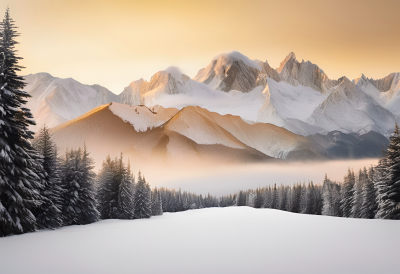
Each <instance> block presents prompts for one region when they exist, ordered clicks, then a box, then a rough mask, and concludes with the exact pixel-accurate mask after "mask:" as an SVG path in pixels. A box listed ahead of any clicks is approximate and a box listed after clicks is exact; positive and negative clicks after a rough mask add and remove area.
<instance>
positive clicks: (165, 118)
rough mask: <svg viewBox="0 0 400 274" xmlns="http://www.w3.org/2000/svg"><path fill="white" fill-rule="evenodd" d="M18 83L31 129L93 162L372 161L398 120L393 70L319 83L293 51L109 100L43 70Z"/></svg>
mask: <svg viewBox="0 0 400 274" xmlns="http://www.w3.org/2000/svg"><path fill="white" fill-rule="evenodd" d="M25 81H26V83H27V86H26V91H27V92H28V93H29V94H30V95H31V96H32V97H31V98H30V99H29V102H28V107H29V108H30V109H31V110H32V113H33V115H34V118H35V120H36V122H37V125H36V127H35V128H33V129H34V130H35V129H37V128H38V127H41V126H43V125H47V126H48V127H51V128H52V132H53V135H54V138H55V141H56V142H57V145H58V146H59V149H60V150H61V151H63V150H65V149H66V148H73V147H77V146H81V145H83V144H84V143H86V144H87V146H88V149H89V150H90V151H91V153H92V155H93V157H94V159H95V161H96V162H101V161H102V160H103V159H104V158H105V156H106V155H108V154H115V153H124V154H125V155H128V157H129V158H130V159H134V160H136V159H142V160H146V159H148V160H150V159H155V158H157V159H161V160H169V161H178V160H182V159H187V158H185V157H181V156H190V157H193V159H194V160H195V159H197V160H202V161H203V160H207V161H210V160H216V161H220V160H224V161H233V162H235V161H239V162H241V161H249V160H250V161H265V160H275V159H324V158H328V159H331V158H364V157H377V156H381V154H382V151H383V150H384V148H385V147H386V145H387V143H388V140H387V137H388V136H389V135H390V133H391V132H392V131H393V129H394V126H395V123H396V121H399V120H400V119H399V118H400V107H399V106H400V95H399V94H400V73H392V74H389V75H388V76H386V77H384V78H382V79H371V78H367V77H366V76H364V75H362V76H361V77H360V78H357V79H353V80H350V79H348V78H346V77H341V78H339V79H329V78H328V76H327V75H326V74H325V73H324V71H323V70H322V69H321V68H319V67H318V66H317V65H316V64H313V63H311V62H309V61H301V62H300V61H298V60H297V59H296V56H295V54H294V53H290V54H289V55H288V56H287V57H286V58H285V59H284V60H283V61H282V62H281V64H280V66H279V67H278V68H276V69H274V68H272V67H271V66H270V65H269V64H268V62H267V61H265V62H263V61H258V60H250V59H249V58H247V57H246V56H244V55H242V54H241V53H239V52H231V53H228V54H221V55H219V56H217V57H215V58H214V59H213V60H212V61H211V63H210V64H209V65H208V66H207V67H205V68H202V69H201V70H200V71H199V72H198V74H197V75H196V76H195V77H194V78H193V79H191V78H190V77H189V76H187V75H185V74H182V73H181V72H180V70H179V69H178V68H175V67H170V68H168V69H166V70H164V71H159V72H157V73H156V74H154V75H153V76H152V77H151V79H150V80H149V81H146V80H143V79H140V80H136V81H133V82H132V83H130V84H129V85H128V86H127V87H126V88H125V89H124V90H123V91H122V92H121V93H120V94H119V95H116V94H114V93H112V92H111V91H109V90H108V89H106V88H104V87H101V86H99V85H84V84H81V83H79V82H78V81H76V80H74V79H71V78H69V79H60V78H57V77H53V76H51V75H50V74H48V73H37V74H31V75H27V76H26V77H25ZM154 154H157V155H158V156H162V157H152V156H153V155H154Z"/></svg>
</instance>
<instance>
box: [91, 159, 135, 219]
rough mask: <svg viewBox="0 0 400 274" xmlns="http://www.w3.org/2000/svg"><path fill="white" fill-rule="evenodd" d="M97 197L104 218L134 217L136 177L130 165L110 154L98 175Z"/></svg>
mask: <svg viewBox="0 0 400 274" xmlns="http://www.w3.org/2000/svg"><path fill="white" fill-rule="evenodd" d="M97 185H98V190H97V199H98V204H99V211H100V215H101V218H102V219H133V218H134V206H135V205H134V178H133V176H132V174H131V171H130V166H129V165H128V167H126V166H125V165H124V163H123V158H122V155H121V157H120V158H119V159H114V160H111V158H110V157H109V156H108V157H107V159H106V161H104V162H103V168H102V169H101V171H100V173H99V176H98V184H97Z"/></svg>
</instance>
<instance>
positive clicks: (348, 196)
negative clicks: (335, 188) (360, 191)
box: [340, 169, 356, 217]
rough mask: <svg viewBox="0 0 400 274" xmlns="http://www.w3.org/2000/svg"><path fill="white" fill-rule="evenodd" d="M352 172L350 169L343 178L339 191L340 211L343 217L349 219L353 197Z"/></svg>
mask: <svg viewBox="0 0 400 274" xmlns="http://www.w3.org/2000/svg"><path fill="white" fill-rule="evenodd" d="M355 180H356V179H355V176H354V172H352V171H351V170H350V169H349V170H348V172H347V175H346V176H345V177H344V182H343V186H342V190H341V196H342V198H341V202H340V209H341V211H342V214H343V217H351V215H352V213H351V209H352V207H353V195H354V185H355Z"/></svg>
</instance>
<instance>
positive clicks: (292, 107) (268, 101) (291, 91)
mask: <svg viewBox="0 0 400 274" xmlns="http://www.w3.org/2000/svg"><path fill="white" fill-rule="evenodd" d="M263 94H264V95H265V97H266V98H265V102H264V105H263V106H262V108H261V109H260V110H259V114H258V120H259V121H262V122H267V123H273V124H276V125H279V126H284V124H285V121H287V120H288V119H298V120H300V121H305V120H306V119H307V118H308V117H309V116H310V115H311V114H312V112H313V111H314V109H315V108H317V107H318V105H319V104H321V103H322V102H323V101H324V100H325V98H326V97H327V95H326V94H322V93H321V92H319V91H317V90H315V89H312V88H310V87H307V86H302V85H296V86H292V85H291V84H289V83H287V82H283V81H282V82H276V81H274V80H273V79H269V80H268V83H267V84H266V86H265V88H264V90H263Z"/></svg>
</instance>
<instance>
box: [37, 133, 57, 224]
mask: <svg viewBox="0 0 400 274" xmlns="http://www.w3.org/2000/svg"><path fill="white" fill-rule="evenodd" d="M33 145H34V148H35V149H36V151H37V152H38V153H39V155H40V157H41V164H42V167H43V177H44V180H43V182H44V183H43V185H44V188H43V191H42V192H41V193H42V195H43V196H45V197H46V198H47V199H46V201H45V202H44V203H43V204H42V206H41V207H40V208H41V210H40V213H39V214H38V216H37V217H36V218H37V223H38V226H39V227H41V228H56V227H60V226H61V225H62V215H61V209H62V199H63V195H64V189H63V188H62V186H61V178H60V166H59V162H58V158H57V149H56V145H55V144H54V142H53V141H52V139H51V135H50V132H49V129H48V128H47V127H46V126H44V127H43V128H41V129H40V131H39V132H38V134H37V136H36V138H35V139H34V142H33Z"/></svg>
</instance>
